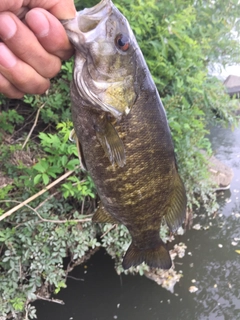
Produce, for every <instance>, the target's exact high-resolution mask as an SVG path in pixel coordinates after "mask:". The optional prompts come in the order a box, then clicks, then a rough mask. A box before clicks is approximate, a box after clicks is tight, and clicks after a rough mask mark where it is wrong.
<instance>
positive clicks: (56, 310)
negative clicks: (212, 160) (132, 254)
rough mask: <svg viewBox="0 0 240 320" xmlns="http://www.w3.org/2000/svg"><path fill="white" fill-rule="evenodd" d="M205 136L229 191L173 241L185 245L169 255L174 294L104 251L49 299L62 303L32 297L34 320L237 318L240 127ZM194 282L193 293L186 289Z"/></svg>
mask: <svg viewBox="0 0 240 320" xmlns="http://www.w3.org/2000/svg"><path fill="white" fill-rule="evenodd" d="M210 139H211V141H212V146H213V150H214V151H215V155H216V157H217V158H218V159H219V160H222V161H223V162H224V163H225V164H226V165H228V166H230V167H231V168H232V169H233V171H234V178H233V181H232V183H231V188H230V190H226V191H224V192H218V202H219V205H220V208H219V210H218V212H217V214H215V215H214V216H210V217H208V216H207V214H205V212H203V211H201V210H200V211H199V212H198V215H197V217H196V218H195V219H194V222H193V224H194V225H195V224H200V225H201V229H200V230H194V229H191V230H187V232H186V233H185V234H184V235H183V236H178V237H177V238H176V240H177V242H184V243H185V244H186V245H187V249H186V253H185V256H184V257H183V258H182V259H180V258H176V259H175V264H176V269H177V270H178V271H179V270H181V271H182V274H183V277H182V278H181V279H180V281H179V282H178V283H177V284H176V285H175V288H174V293H173V294H172V293H170V292H168V291H167V290H165V289H163V288H161V287H160V286H158V285H157V284H156V283H155V282H153V281H151V280H149V279H147V278H146V277H141V276H132V275H128V276H126V275H121V276H118V275H117V274H116V272H115V270H114V261H113V260H112V259H111V258H110V257H109V256H108V255H107V254H106V253H105V251H104V250H100V251H99V252H97V253H96V254H95V255H94V256H93V257H92V258H91V259H90V260H89V261H88V262H87V263H86V264H85V265H81V266H79V267H77V268H75V270H74V271H73V272H72V273H71V274H70V276H71V277H75V278H77V279H79V280H76V279H73V278H69V279H68V281H67V289H62V290H61V292H60V293H59V294H58V295H57V296H56V297H55V298H57V299H61V300H63V301H64V302H65V305H64V306H62V305H59V304H55V303H49V302H46V301H37V302H36V303H34V305H35V306H36V308H37V315H38V320H50V319H51V320H111V319H118V320H135V319H137V320H162V319H163V320H183V319H184V320H195V319H196V320H239V319H240V271H239V270H240V254H238V253H237V252H236V250H240V191H239V190H240V128H238V129H235V130H234V131H231V129H223V128H220V127H214V128H212V129H211V134H210ZM191 286H194V287H196V288H197V291H196V292H194V293H190V292H189V288H190V287H191Z"/></svg>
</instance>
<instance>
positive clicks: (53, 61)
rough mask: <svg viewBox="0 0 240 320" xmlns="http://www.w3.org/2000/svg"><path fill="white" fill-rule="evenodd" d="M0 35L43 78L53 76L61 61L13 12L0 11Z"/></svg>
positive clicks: (57, 70)
mask: <svg viewBox="0 0 240 320" xmlns="http://www.w3.org/2000/svg"><path fill="white" fill-rule="evenodd" d="M0 37H1V39H2V40H3V41H4V43H5V44H6V45H7V46H8V48H9V49H10V50H11V51H12V52H13V53H14V54H15V55H16V56H17V57H18V58H19V59H20V60H22V61H24V62H25V63H26V64H29V65H30V66H31V67H32V68H33V69H35V70H36V71H37V73H39V74H40V75H42V76H43V77H45V78H52V77H54V76H55V75H56V74H57V73H58V72H59V70H60V68H61V61H60V59H59V58H57V57H56V56H54V55H52V54H49V53H48V52H47V51H46V50H45V49H44V48H43V47H42V45H41V44H40V43H39V41H38V40H37V38H36V37H35V35H34V34H33V32H32V31H31V30H29V28H28V27H27V26H25V25H24V24H23V23H22V22H21V21H20V20H19V19H18V18H17V17H16V16H15V15H14V14H13V13H11V12H6V13H0Z"/></svg>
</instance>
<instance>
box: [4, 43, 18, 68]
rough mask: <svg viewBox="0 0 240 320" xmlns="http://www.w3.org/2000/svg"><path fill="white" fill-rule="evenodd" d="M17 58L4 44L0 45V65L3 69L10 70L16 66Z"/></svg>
mask: <svg viewBox="0 0 240 320" xmlns="http://www.w3.org/2000/svg"><path fill="white" fill-rule="evenodd" d="M16 63H17V58H16V57H15V55H14V54H13V53H12V52H11V51H10V50H9V49H8V47H7V46H6V45H5V44H4V43H0V65H1V66H3V67H4V68H12V67H14V66H15V65H16Z"/></svg>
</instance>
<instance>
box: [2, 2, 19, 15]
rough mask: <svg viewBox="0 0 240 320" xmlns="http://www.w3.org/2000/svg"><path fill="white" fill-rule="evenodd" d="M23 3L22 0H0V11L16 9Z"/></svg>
mask: <svg viewBox="0 0 240 320" xmlns="http://www.w3.org/2000/svg"><path fill="white" fill-rule="evenodd" d="M22 5H23V0H1V1H0V12H2V11H12V12H13V11H17V10H18V9H20V8H21V7H22Z"/></svg>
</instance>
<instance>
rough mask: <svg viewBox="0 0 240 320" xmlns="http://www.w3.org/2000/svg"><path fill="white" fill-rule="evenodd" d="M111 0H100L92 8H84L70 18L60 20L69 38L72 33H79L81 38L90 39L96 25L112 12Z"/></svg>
mask: <svg viewBox="0 0 240 320" xmlns="http://www.w3.org/2000/svg"><path fill="white" fill-rule="evenodd" d="M112 7H113V4H112V1H111V0H102V1H101V2H100V3H98V4H97V5H96V6H94V7H92V8H86V9H84V10H82V11H79V12H77V14H76V17H75V18H73V19H70V20H62V21H61V22H62V24H63V26H64V28H65V29H66V32H67V34H68V36H69V38H70V40H71V38H72V37H73V33H75V34H78V35H79V34H81V35H82V37H81V40H84V42H86V41H91V40H92V38H93V37H94V31H95V29H96V27H97V26H98V25H99V24H100V23H102V22H104V21H105V20H106V19H108V17H109V15H110V14H111V12H112Z"/></svg>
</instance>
